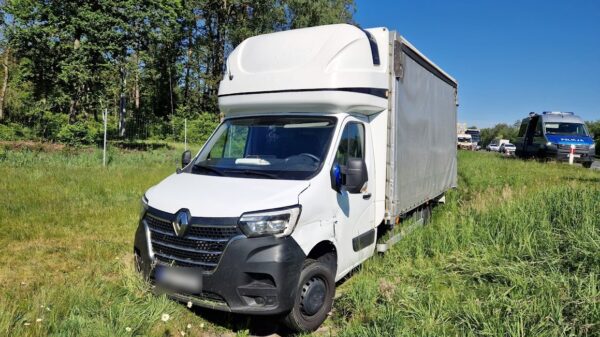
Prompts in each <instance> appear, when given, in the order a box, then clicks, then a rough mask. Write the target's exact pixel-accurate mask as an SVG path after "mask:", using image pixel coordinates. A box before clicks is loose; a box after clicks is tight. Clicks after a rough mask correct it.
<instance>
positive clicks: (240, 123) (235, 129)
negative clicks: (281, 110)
mask: <svg viewBox="0 0 600 337" xmlns="http://www.w3.org/2000/svg"><path fill="white" fill-rule="evenodd" d="M335 123H336V119H335V118H333V117H307V116H306V117H302V116H299V117H296V116H295V117H286V116H262V117H251V118H237V119H228V120H226V121H224V122H223V123H222V124H221V125H220V126H219V128H218V129H217V131H216V132H215V134H214V135H213V136H212V137H211V139H210V140H209V142H208V143H207V145H206V146H205V148H204V149H203V150H202V152H201V153H200V155H199V156H198V158H197V159H196V160H195V162H194V165H193V167H192V173H195V174H207V175H219V176H231V177H248V178H264V179H293V180H302V179H308V178H310V177H312V176H313V175H314V174H316V173H317V172H318V171H319V169H320V168H321V165H322V163H323V161H324V160H325V156H326V155H327V149H328V148H329V143H330V142H331V138H332V135H333V131H334V129H335Z"/></svg>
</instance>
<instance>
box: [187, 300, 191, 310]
mask: <svg viewBox="0 0 600 337" xmlns="http://www.w3.org/2000/svg"><path fill="white" fill-rule="evenodd" d="M187 307H188V308H190V309H191V308H192V301H189V302H188V303H187Z"/></svg>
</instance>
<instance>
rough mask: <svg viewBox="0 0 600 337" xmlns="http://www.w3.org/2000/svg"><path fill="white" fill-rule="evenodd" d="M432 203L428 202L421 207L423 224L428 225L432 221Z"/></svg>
mask: <svg viewBox="0 0 600 337" xmlns="http://www.w3.org/2000/svg"><path fill="white" fill-rule="evenodd" d="M431 212H432V211H431V204H427V205H424V206H422V207H421V217H422V218H423V225H427V224H429V223H430V222H431Z"/></svg>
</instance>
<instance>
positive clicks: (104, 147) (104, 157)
mask: <svg viewBox="0 0 600 337" xmlns="http://www.w3.org/2000/svg"><path fill="white" fill-rule="evenodd" d="M102 119H103V121H104V145H103V149H102V166H104V167H106V122H107V120H108V109H106V108H104V111H103V112H102Z"/></svg>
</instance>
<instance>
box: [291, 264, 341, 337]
mask: <svg viewBox="0 0 600 337" xmlns="http://www.w3.org/2000/svg"><path fill="white" fill-rule="evenodd" d="M333 273H334V272H333V271H332V270H331V267H330V266H329V265H327V264H325V263H322V262H319V261H317V260H313V259H307V260H306V261H305V262H304V266H303V267H302V272H301V273H300V281H299V284H298V289H297V291H296V299H295V301H294V307H293V308H292V310H291V311H290V312H289V313H288V314H287V316H285V317H284V318H283V323H284V324H285V325H286V326H287V327H289V328H290V329H292V330H294V331H299V332H308V331H315V330H317V328H318V327H319V326H320V325H321V323H323V321H325V319H326V318H327V314H328V313H329V311H331V306H332V304H333V295H334V293H335V279H334V278H335V275H333Z"/></svg>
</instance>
